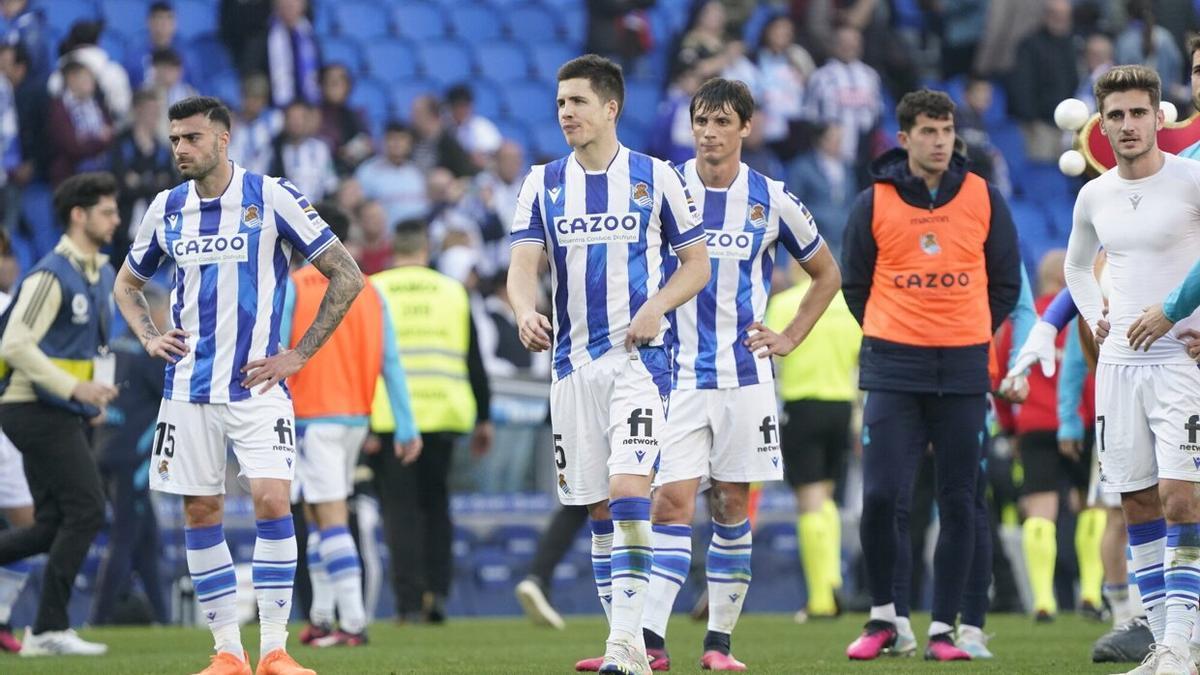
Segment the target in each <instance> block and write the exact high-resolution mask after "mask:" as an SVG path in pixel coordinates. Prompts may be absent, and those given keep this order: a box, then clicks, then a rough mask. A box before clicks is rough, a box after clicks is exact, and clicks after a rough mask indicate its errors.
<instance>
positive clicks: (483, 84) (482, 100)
mask: <svg viewBox="0 0 1200 675" xmlns="http://www.w3.org/2000/svg"><path fill="white" fill-rule="evenodd" d="M471 95H472V96H474V98H475V112H476V113H478V114H480V115H483V116H484V117H486V118H488V119H490V120H495V119H496V118H497V117H500V113H501V105H500V89H499V88H498V87H497V86H496V85H495V84H493V83H492V82H490V81H489V80H475V81H474V82H472V83H471Z"/></svg>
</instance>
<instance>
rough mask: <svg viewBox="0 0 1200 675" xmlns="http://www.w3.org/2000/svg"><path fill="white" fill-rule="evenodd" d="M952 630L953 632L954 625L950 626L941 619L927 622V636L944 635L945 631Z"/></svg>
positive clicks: (950, 631) (949, 631)
mask: <svg viewBox="0 0 1200 675" xmlns="http://www.w3.org/2000/svg"><path fill="white" fill-rule="evenodd" d="M953 632H954V626H951V625H950V624H948V623H944V622H942V621H934V622H933V623H931V624H929V637H933V636H935V635H944V634H946V633H953Z"/></svg>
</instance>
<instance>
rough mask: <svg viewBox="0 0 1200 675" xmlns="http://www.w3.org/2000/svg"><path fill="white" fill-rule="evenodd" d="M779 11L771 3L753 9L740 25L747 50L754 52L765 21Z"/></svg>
mask: <svg viewBox="0 0 1200 675" xmlns="http://www.w3.org/2000/svg"><path fill="white" fill-rule="evenodd" d="M779 13H780V12H779V10H777V9H775V8H774V7H772V6H771V5H768V4H762V5H759V6H758V9H756V10H754V13H753V14H751V15H750V18H749V19H746V24H745V25H744V26H742V41H743V42H745V43H746V51H747V52H750V53H753V52H754V49H755V47H757V46H758V43H759V42H760V41H761V40H760V39H759V38H761V37H762V35H761V34H762V29H763V28H765V27H766V26H767V21H769V20H770V19H771V17H773V16H775V15H776V14H779ZM685 21H686V19H685Z"/></svg>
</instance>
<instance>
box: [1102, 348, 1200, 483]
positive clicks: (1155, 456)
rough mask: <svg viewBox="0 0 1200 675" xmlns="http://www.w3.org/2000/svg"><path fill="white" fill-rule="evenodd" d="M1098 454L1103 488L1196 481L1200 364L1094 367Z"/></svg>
mask: <svg viewBox="0 0 1200 675" xmlns="http://www.w3.org/2000/svg"><path fill="white" fill-rule="evenodd" d="M1096 455H1097V457H1099V464H1100V469H1099V470H1100V483H1101V485H1102V487H1103V489H1104V491H1105V492H1118V493H1126V492H1136V491H1138V490H1144V489H1146V488H1148V487H1150V486H1152V485H1156V484H1157V483H1158V480H1159V479H1160V478H1170V479H1173V480H1185V481H1191V482H1200V368H1197V367H1196V366H1195V364H1192V365H1186V364H1166V365H1146V366H1128V365H1115V364H1109V363H1101V364H1100V365H1099V366H1097V367H1096Z"/></svg>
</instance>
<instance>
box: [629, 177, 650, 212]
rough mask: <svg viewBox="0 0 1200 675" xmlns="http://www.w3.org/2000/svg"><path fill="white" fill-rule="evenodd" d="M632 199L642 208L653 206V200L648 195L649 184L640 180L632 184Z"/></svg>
mask: <svg viewBox="0 0 1200 675" xmlns="http://www.w3.org/2000/svg"><path fill="white" fill-rule="evenodd" d="M633 201H635V202H637V205H638V206H640V207H642V208H644V209H648V208H650V207H651V206H654V200H653V199H652V198H651V197H650V186H648V185H646V184H645V183H641V182H639V183H638V184H637V185H634V186H633Z"/></svg>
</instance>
